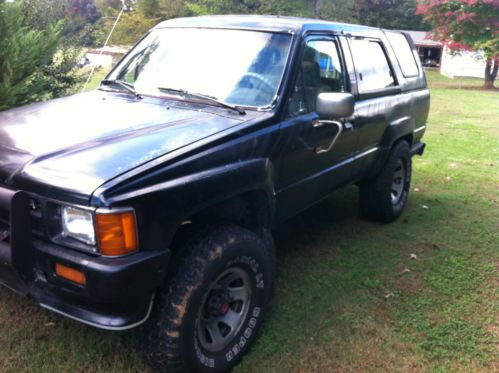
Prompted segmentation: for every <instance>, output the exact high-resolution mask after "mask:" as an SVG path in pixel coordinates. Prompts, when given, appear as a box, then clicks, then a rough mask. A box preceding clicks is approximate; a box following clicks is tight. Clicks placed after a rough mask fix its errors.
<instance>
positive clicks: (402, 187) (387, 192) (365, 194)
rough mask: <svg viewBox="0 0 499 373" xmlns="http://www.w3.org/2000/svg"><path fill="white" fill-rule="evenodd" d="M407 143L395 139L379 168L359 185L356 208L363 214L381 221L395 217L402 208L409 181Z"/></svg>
mask: <svg viewBox="0 0 499 373" xmlns="http://www.w3.org/2000/svg"><path fill="white" fill-rule="evenodd" d="M411 173H412V163H411V154H410V148H409V144H408V143H407V142H406V141H400V142H398V143H396V144H395V145H394V147H393V149H392V151H391V153H390V155H389V157H388V160H387V161H386V163H385V165H384V166H383V169H382V170H381V172H380V173H379V174H378V175H377V176H376V177H375V178H374V179H372V180H369V181H367V182H364V183H362V184H361V185H360V208H361V211H362V214H363V215H364V216H366V217H367V218H370V219H373V220H378V221H382V222H386V223H389V222H392V221H394V220H395V219H397V218H398V217H399V216H400V214H402V211H403V210H404V208H405V205H406V203H407V198H408V196H409V189H410V184H411Z"/></svg>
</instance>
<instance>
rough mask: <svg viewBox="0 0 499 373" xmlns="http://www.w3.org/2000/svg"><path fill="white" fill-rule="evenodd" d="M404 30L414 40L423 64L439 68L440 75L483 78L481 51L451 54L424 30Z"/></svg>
mask: <svg viewBox="0 0 499 373" xmlns="http://www.w3.org/2000/svg"><path fill="white" fill-rule="evenodd" d="M404 32H406V33H408V34H409V35H411V37H412V40H414V44H416V47H417V48H418V54H419V58H420V59H421V63H422V64H423V66H426V67H435V68H439V69H440V73H441V74H442V75H446V76H449V77H454V76H469V77H476V78H482V79H483V78H485V59H484V57H483V54H482V53H481V52H476V51H475V52H471V51H470V52H468V51H463V52H460V53H459V54H456V55H452V54H451V53H450V50H449V49H448V48H447V47H445V46H444V45H443V43H441V42H439V41H436V40H433V39H432V37H431V35H429V33H427V32H425V31H404Z"/></svg>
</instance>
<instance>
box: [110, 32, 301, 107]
mask: <svg viewBox="0 0 499 373" xmlns="http://www.w3.org/2000/svg"><path fill="white" fill-rule="evenodd" d="M165 29H180V30H181V29H184V30H185V29H209V30H233V31H246V32H261V33H269V34H281V35H288V36H290V44H289V50H288V54H287V56H286V58H285V61H286V64H285V66H284V69H283V71H282V74H281V78H280V80H279V84H278V85H277V90H276V94H275V96H274V98H273V99H272V101H271V103H270V104H268V105H264V106H251V105H243V104H233V103H226V102H225V101H222V100H221V101H222V102H223V103H225V104H227V105H236V106H239V107H241V108H243V109H245V110H250V111H258V112H268V111H272V110H273V109H275V108H276V107H277V106H278V105H279V103H280V101H281V99H282V97H283V94H282V91H283V88H284V86H285V84H284V83H285V80H286V77H287V75H288V74H289V70H290V67H291V65H292V63H291V59H292V56H293V55H294V50H295V48H296V36H297V34H296V33H295V32H294V31H291V30H289V31H288V32H285V31H278V30H277V31H276V30H270V29H260V28H244V27H210V26H163V27H157V26H156V27H153V28H152V29H151V30H149V31H148V32H147V33H146V34H144V36H143V37H142V38H140V39H139V40H138V41H137V43H135V45H134V46H133V47H132V48H130V50H129V51H128V52H127V53H126V54H125V55H124V56H123V57H122V58H121V59H120V60H119V61H118V62H117V63H116V64H115V65H114V67H113V68H112V69H111V71H109V73H108V74H107V75H106V76H105V78H104V79H103V80H109V79H112V76H113V74H116V73H117V70H118V67H119V66H120V65H121V64H122V63H123V61H125V60H126V59H127V58H128V57H129V55H130V54H131V53H132V52H133V51H134V50H135V48H136V47H137V46H138V45H139V44H140V43H141V42H142V41H143V40H144V39H145V38H147V37H148V36H149V35H150V34H151V33H152V32H154V31H159V30H165ZM101 82H102V81H101ZM106 91H107V90H106ZM158 92H159V91H158ZM139 93H140V94H141V95H142V96H149V97H154V98H159V99H165V96H168V97H169V98H171V99H174V100H178V101H183V100H182V99H178V98H177V97H175V96H173V95H167V94H164V93H163V94H161V93H160V92H159V93H160V94H152V93H151V92H147V93H146V92H139Z"/></svg>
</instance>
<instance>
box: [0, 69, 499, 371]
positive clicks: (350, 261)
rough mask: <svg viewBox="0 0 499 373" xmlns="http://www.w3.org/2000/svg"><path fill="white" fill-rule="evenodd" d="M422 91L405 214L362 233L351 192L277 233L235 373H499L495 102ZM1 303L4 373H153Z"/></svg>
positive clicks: (436, 87) (28, 307)
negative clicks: (264, 299) (423, 112)
mask: <svg viewBox="0 0 499 373" xmlns="http://www.w3.org/2000/svg"><path fill="white" fill-rule="evenodd" d="M429 81H430V85H431V87H432V91H431V92H432V109H431V114H430V118H429V121H428V129H427V132H426V135H425V141H426V142H427V144H428V145H427V149H426V152H425V155H424V157H422V158H420V157H417V158H414V162H413V164H414V174H413V183H412V193H411V196H410V199H409V203H408V206H407V210H406V211H405V213H404V214H403V216H402V217H401V218H400V219H399V220H398V221H397V222H395V223H393V224H389V225H384V224H377V223H372V222H369V221H365V220H363V219H361V218H360V217H359V214H358V201H357V193H356V192H357V191H356V188H355V187H350V188H347V189H345V190H342V191H339V192H337V193H336V194H334V195H333V196H332V197H331V198H329V199H327V200H325V201H323V202H322V203H320V204H319V205H317V206H315V207H313V208H312V209H310V210H309V211H307V212H305V213H303V214H301V215H299V216H297V217H296V218H294V219H292V220H291V221H289V222H288V223H287V224H285V225H284V226H282V227H280V228H279V229H277V230H276V232H275V237H276V245H277V248H278V255H279V272H278V284H277V290H276V295H275V298H274V301H273V302H272V307H271V311H270V313H269V314H268V317H267V320H266V323H265V325H264V328H263V330H262V332H261V335H260V338H259V339H258V341H257V343H256V344H255V346H254V348H253V349H252V351H251V353H250V354H249V355H248V356H247V357H246V358H245V359H244V360H243V362H242V363H241V364H240V365H239V366H238V367H237V368H236V372H333V371H338V372H345V371H356V372H358V371H379V372H385V371H393V372H407V371H422V372H425V371H432V372H455V371H483V372H492V371H499V358H498V356H499V345H498V341H499V321H498V320H499V308H498V307H499V302H498V301H499V297H498V287H499V286H498V285H499V276H498V269H499V120H498V118H499V93H498V92H487V91H482V90H473V89H469V86H479V85H480V84H481V82H480V81H477V80H469V79H467V80H450V79H446V78H443V77H440V76H438V75H437V73H435V72H430V73H429ZM463 86H466V88H467V89H462V87H463ZM460 87H461V88H460ZM0 299H1V302H0V346H1V348H0V371H2V372H40V371H48V372H54V371H77V372H83V371H85V372H87V371H90V372H124V371H130V372H137V371H140V372H142V371H146V372H147V371H148V370H147V368H146V367H145V365H144V363H143V362H142V360H141V358H140V356H139V355H138V354H137V353H136V352H135V351H134V348H133V339H132V334H131V333H130V332H122V333H111V332H104V331H99V330H96V329H93V328H91V327H87V326H84V325H80V324H78V323H76V322H73V321H70V320H66V319H64V318H63V317H61V316H58V315H55V314H53V313H50V312H48V311H45V310H43V309H40V308H39V307H38V306H36V305H35V304H34V303H33V302H31V301H29V300H25V299H23V298H20V297H19V296H17V295H14V294H12V293H11V292H10V291H8V290H6V289H3V288H2V289H0Z"/></svg>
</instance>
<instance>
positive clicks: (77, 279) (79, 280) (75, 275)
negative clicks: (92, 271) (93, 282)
mask: <svg viewBox="0 0 499 373" xmlns="http://www.w3.org/2000/svg"><path fill="white" fill-rule="evenodd" d="M55 273H56V274H57V276H59V277H62V278H63V279H66V280H68V281H71V282H74V283H75V284H78V285H83V286H84V285H85V284H86V283H87V279H86V277H85V274H84V273H83V272H82V271H78V270H77V269H74V268H70V267H66V266H65V265H62V264H59V263H56V264H55Z"/></svg>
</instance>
